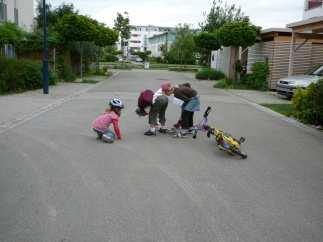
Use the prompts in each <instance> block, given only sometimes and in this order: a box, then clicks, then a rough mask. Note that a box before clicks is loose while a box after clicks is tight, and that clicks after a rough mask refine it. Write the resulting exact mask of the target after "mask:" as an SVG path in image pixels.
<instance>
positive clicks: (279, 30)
mask: <svg viewBox="0 0 323 242" xmlns="http://www.w3.org/2000/svg"><path fill="white" fill-rule="evenodd" d="M269 33H292V29H290V28H269V29H264V30H262V31H261V34H269Z"/></svg>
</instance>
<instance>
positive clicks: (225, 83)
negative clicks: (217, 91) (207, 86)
mask: <svg viewBox="0 0 323 242" xmlns="http://www.w3.org/2000/svg"><path fill="white" fill-rule="evenodd" d="M231 86H232V81H231V80H229V79H227V78H223V79H220V80H218V81H217V82H216V83H215V84H214V86H213V87H215V88H229V87H231Z"/></svg>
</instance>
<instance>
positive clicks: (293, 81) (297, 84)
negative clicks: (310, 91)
mask: <svg viewBox="0 0 323 242" xmlns="http://www.w3.org/2000/svg"><path fill="white" fill-rule="evenodd" d="M322 78H323V65H320V66H318V67H316V68H314V70H311V71H309V72H308V73H306V74H305V75H295V76H289V77H286V78H282V79H280V80H278V82H277V88H276V90H277V93H278V94H280V95H282V96H285V97H287V98H292V97H293V95H294V92H295V90H296V89H297V88H307V87H308V86H309V85H310V84H312V83H316V82H317V81H318V80H320V79H322Z"/></svg>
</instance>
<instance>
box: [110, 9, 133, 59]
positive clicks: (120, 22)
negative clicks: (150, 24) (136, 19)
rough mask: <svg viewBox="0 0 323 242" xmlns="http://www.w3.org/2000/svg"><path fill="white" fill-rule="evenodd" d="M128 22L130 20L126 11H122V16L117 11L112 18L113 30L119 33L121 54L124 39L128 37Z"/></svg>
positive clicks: (129, 29)
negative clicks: (114, 17)
mask: <svg viewBox="0 0 323 242" xmlns="http://www.w3.org/2000/svg"><path fill="white" fill-rule="evenodd" d="M129 23H130V20H129V17H128V13H127V12H124V16H123V15H122V14H121V13H118V14H117V18H116V19H115V20H114V30H116V31H117V32H118V34H119V38H120V41H121V49H122V53H123V54H124V47H125V43H126V40H128V39H130V31H131V28H130V24H129Z"/></svg>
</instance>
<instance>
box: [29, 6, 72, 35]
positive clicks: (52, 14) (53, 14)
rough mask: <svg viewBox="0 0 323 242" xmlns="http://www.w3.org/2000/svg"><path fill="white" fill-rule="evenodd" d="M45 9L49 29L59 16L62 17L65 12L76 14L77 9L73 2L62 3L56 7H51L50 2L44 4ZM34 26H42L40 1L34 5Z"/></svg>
mask: <svg viewBox="0 0 323 242" xmlns="http://www.w3.org/2000/svg"><path fill="white" fill-rule="evenodd" d="M46 11H47V22H48V26H49V29H52V28H53V27H54V26H55V25H56V24H57V22H58V21H59V19H60V18H62V17H63V16H64V15H67V14H76V15H77V14H78V11H77V10H75V8H74V5H73V4H66V3H63V4H61V5H60V6H58V7H57V8H56V9H52V6H51V5H50V4H46ZM36 13H37V14H36V18H35V21H36V24H37V25H36V27H37V28H38V29H40V28H42V27H43V4H42V1H38V4H37V7H36Z"/></svg>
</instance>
